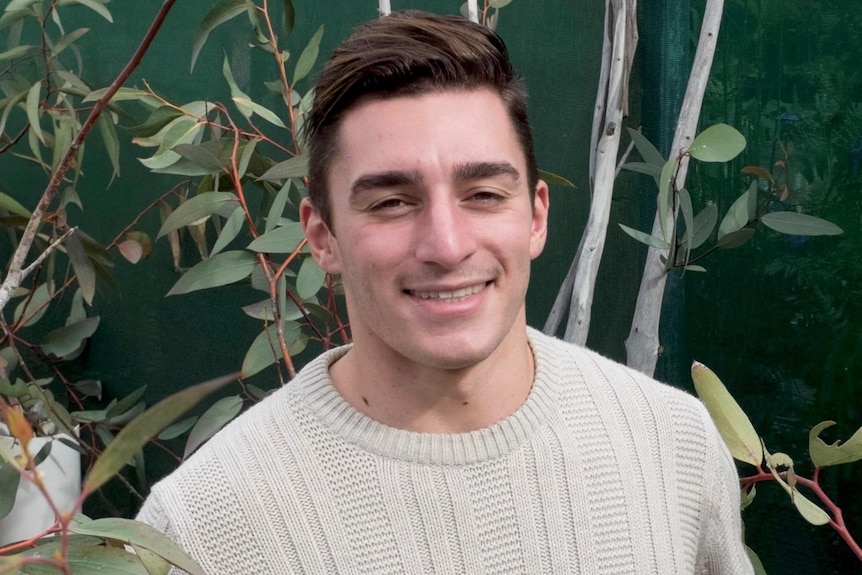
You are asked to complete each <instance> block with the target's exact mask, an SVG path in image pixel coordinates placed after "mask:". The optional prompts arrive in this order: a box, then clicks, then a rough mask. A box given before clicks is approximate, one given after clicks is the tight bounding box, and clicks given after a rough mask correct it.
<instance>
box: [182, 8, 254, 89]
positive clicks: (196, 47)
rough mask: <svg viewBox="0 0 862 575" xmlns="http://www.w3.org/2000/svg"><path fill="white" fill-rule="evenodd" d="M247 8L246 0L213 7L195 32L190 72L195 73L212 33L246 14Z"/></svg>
mask: <svg viewBox="0 0 862 575" xmlns="http://www.w3.org/2000/svg"><path fill="white" fill-rule="evenodd" d="M246 7H247V3H246V0H219V1H218V2H216V3H215V4H214V5H213V7H212V8H211V9H210V11H209V12H207V14H206V16H204V19H203V20H202V21H201V23H200V26H198V29H197V31H196V32H195V39H194V44H193V46H192V63H191V68H190V69H189V71H190V72H193V71H194V69H195V62H197V59H198V55H199V54H200V51H201V48H203V47H204V44H206V41H207V38H209V35H210V32H212V31H213V30H215V29H216V28H217V27H219V26H221V25H222V24H224V23H225V22H227V21H228V20H230V19H232V18H235V17H237V16H239V15H240V14H242V13H243V12H245V11H246Z"/></svg>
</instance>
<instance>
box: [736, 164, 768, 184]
mask: <svg viewBox="0 0 862 575" xmlns="http://www.w3.org/2000/svg"><path fill="white" fill-rule="evenodd" d="M742 173H743V174H751V175H753V176H757V177H758V178H763V179H764V180H769V181H770V182H771V181H772V174H770V173H769V171H768V170H765V169H763V168H761V167H759V166H745V167H744V168H742Z"/></svg>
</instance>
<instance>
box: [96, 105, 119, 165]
mask: <svg viewBox="0 0 862 575" xmlns="http://www.w3.org/2000/svg"><path fill="white" fill-rule="evenodd" d="M99 133H100V134H101V135H102V141H103V142H104V143H105V150H106V151H107V152H108V159H109V160H110V161H111V167H112V168H113V169H114V173H113V175H114V176H119V175H120V138H119V137H118V136H117V130H116V129H115V128H114V123H113V122H112V121H111V120H110V116H109V115H108V114H102V115H101V116H99Z"/></svg>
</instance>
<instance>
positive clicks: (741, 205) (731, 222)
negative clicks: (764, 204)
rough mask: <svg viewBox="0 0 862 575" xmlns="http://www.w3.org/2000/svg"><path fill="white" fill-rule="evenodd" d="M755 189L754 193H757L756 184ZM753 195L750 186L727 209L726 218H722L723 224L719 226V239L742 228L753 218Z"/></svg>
mask: <svg viewBox="0 0 862 575" xmlns="http://www.w3.org/2000/svg"><path fill="white" fill-rule="evenodd" d="M753 190H754V191H753V193H754V194H757V187H756V186H755V187H754V188H753ZM751 195H752V188H749V189H747V190H746V191H745V192H743V193H742V195H741V196H739V197H738V198H736V200H735V201H734V202H733V204H732V205H731V206H730V209H729V210H727V213H726V214H724V218H722V220H721V224H720V225H719V226H718V239H719V240H721V238H723V237H724V236H726V235H727V234H730V233H733V232H736V231H739V230H741V229H742V228H743V227H745V226H746V225H748V222H750V221H751V220H752V218H753V217H754V214H753V213H750V206H751Z"/></svg>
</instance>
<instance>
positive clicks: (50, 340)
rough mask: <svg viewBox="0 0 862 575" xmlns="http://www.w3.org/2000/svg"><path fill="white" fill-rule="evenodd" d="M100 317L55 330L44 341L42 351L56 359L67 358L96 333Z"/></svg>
mask: <svg viewBox="0 0 862 575" xmlns="http://www.w3.org/2000/svg"><path fill="white" fill-rule="evenodd" d="M98 327H99V316H96V317H88V318H87V319H85V320H83V321H79V322H76V323H73V324H71V325H66V326H63V327H61V328H58V329H55V330H53V331H52V332H50V333H49V334H48V335H46V336H45V339H44V340H42V351H43V352H44V353H46V354H50V355H53V356H55V357H66V356H67V355H70V354H72V353H73V352H75V351H76V350H77V349H79V348H80V347H81V346H82V345H83V344H84V342H85V341H86V340H87V339H89V338H90V337H92V335H93V334H94V333H96V329H97V328H98Z"/></svg>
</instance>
